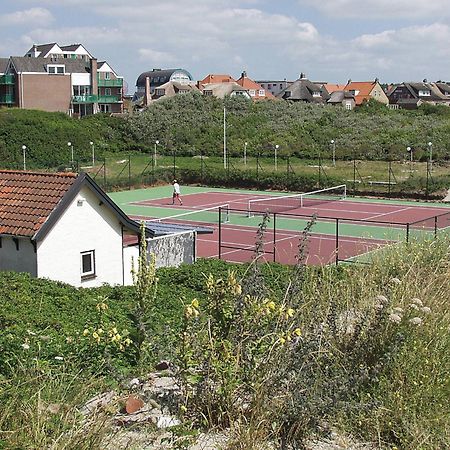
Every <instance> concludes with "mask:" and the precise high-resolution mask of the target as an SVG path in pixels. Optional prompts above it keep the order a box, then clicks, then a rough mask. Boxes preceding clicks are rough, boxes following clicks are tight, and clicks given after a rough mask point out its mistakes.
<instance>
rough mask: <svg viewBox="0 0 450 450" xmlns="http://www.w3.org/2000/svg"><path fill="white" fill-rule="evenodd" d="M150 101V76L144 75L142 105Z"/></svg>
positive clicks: (146, 104)
mask: <svg viewBox="0 0 450 450" xmlns="http://www.w3.org/2000/svg"><path fill="white" fill-rule="evenodd" d="M151 102H152V94H151V92H150V77H145V94H144V105H145V106H148V105H150V103H151Z"/></svg>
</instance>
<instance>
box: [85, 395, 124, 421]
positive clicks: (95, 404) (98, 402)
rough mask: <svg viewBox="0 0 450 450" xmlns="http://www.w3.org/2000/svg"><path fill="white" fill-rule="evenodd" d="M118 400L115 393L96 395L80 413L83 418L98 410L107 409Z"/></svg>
mask: <svg viewBox="0 0 450 450" xmlns="http://www.w3.org/2000/svg"><path fill="white" fill-rule="evenodd" d="M115 398H116V392H115V391H109V392H105V393H103V394H99V395H96V396H95V397H93V398H91V399H90V400H88V401H87V402H86V403H85V405H84V406H83V407H82V408H81V409H80V413H81V414H82V415H83V416H88V415H90V414H92V413H93V412H94V411H95V410H96V409H97V408H99V407H105V406H106V405H108V404H109V403H111V402H112V401H113V400H114V399H115Z"/></svg>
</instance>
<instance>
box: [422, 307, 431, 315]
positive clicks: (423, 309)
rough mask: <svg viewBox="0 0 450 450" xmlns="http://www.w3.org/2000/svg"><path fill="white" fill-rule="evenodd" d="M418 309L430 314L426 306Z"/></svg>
mask: <svg viewBox="0 0 450 450" xmlns="http://www.w3.org/2000/svg"><path fill="white" fill-rule="evenodd" d="M420 310H421V311H422V312H424V313H425V314H430V312H431V309H430V308H429V307H428V306H424V307H423V308H420Z"/></svg>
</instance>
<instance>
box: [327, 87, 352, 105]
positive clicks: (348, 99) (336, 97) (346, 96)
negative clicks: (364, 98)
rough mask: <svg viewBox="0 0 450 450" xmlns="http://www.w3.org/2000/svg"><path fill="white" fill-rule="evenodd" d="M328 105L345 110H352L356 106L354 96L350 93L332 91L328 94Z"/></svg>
mask: <svg viewBox="0 0 450 450" xmlns="http://www.w3.org/2000/svg"><path fill="white" fill-rule="evenodd" d="M327 104H328V105H333V106H342V107H344V108H345V109H347V110H352V109H353V108H354V107H355V106H356V101H355V96H354V95H353V93H351V92H346V91H334V92H332V93H331V94H330V96H329V98H328V100H327Z"/></svg>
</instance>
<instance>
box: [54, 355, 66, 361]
mask: <svg viewBox="0 0 450 450" xmlns="http://www.w3.org/2000/svg"><path fill="white" fill-rule="evenodd" d="M55 359H56V361H62V360H63V359H64V358H63V357H62V356H55Z"/></svg>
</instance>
